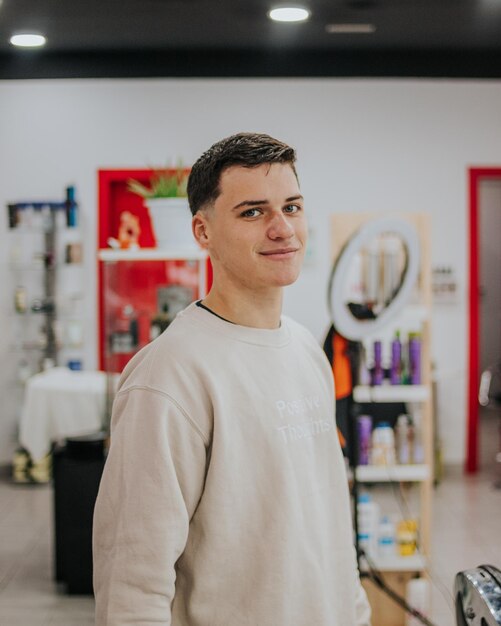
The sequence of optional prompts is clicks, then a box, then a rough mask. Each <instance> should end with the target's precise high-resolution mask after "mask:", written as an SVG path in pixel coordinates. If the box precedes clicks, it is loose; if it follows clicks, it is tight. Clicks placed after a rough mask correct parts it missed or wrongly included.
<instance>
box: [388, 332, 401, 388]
mask: <svg viewBox="0 0 501 626" xmlns="http://www.w3.org/2000/svg"><path fill="white" fill-rule="evenodd" d="M390 382H391V384H392V385H400V384H401V382H402V344H401V343H400V333H398V332H397V333H396V335H395V339H394V340H393V341H392V342H391V368H390Z"/></svg>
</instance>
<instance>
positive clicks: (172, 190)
mask: <svg viewBox="0 0 501 626" xmlns="http://www.w3.org/2000/svg"><path fill="white" fill-rule="evenodd" d="M188 175H189V170H187V169H185V168H182V167H178V168H176V169H169V168H165V169H155V170H154V171H153V174H152V175H151V178H150V181H149V185H143V184H142V183H140V182H139V181H137V180H134V179H130V180H129V181H128V182H127V189H128V190H129V191H131V192H132V193H135V194H137V195H139V196H141V197H142V198H143V201H144V204H145V205H146V207H147V209H148V212H149V214H150V219H151V223H152V226H153V231H154V234H155V239H156V242H157V247H158V248H179V247H186V246H190V247H193V246H194V245H195V242H194V239H193V235H192V232H191V214H190V210H189V207H188V201H187V198H186V185H187V182H188Z"/></svg>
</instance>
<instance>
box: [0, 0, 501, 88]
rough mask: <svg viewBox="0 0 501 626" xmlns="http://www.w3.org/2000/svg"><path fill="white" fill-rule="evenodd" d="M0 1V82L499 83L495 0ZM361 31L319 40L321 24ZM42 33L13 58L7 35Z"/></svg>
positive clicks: (500, 40) (499, 17)
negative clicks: (278, 14)
mask: <svg viewBox="0 0 501 626" xmlns="http://www.w3.org/2000/svg"><path fill="white" fill-rule="evenodd" d="M281 4H285V3H284V2H283V1H282V0H277V2H273V0H268V1H265V0H247V1H244V0H214V1H213V0H87V1H86V2H85V1H82V0H0V79H11V78H66V77H141V76H176V77H179V76H190V77H197V76H200V77H209V76H219V77H237V76H256V77H259V76H286V77H287V76H290V77H296V76H301V77H308V76H312V77H319V76H402V77H405V76H410V77H411V76H419V77H452V78H454V77H458V78H460V77H472V78H475V77H478V78H500V77H501V0H304V1H301V0H299V1H295V2H291V4H296V5H297V4H302V5H304V6H306V7H308V8H309V9H310V10H311V18H310V20H309V21H308V22H306V23H301V24H283V23H282V24H281V23H273V22H271V21H270V20H269V19H268V17H267V11H268V10H269V9H270V8H271V7H272V6H276V5H281ZM344 23H355V24H366V23H370V24H373V25H374V26H375V27H376V31H375V32H374V33H372V34H329V33H328V32H327V29H326V26H327V25H328V24H344ZM23 31H35V32H40V33H43V34H44V35H45V36H46V37H47V40H48V43H47V45H46V46H45V48H44V49H43V50H18V49H14V48H13V47H12V46H11V44H10V43H9V38H10V36H11V35H12V34H14V33H16V32H23Z"/></svg>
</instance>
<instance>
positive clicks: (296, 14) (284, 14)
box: [268, 6, 310, 22]
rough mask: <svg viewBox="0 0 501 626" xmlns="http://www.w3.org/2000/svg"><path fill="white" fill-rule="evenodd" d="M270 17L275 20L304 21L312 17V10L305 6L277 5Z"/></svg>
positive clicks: (269, 14)
mask: <svg viewBox="0 0 501 626" xmlns="http://www.w3.org/2000/svg"><path fill="white" fill-rule="evenodd" d="M268 17H269V18H270V19H272V20H274V21H275V22H304V21H305V20H307V19H308V18H309V17H310V11H309V10H308V9H305V8H304V7H297V6H296V7H285V6H282V7H276V8H275V9H271V11H270V12H269V13H268Z"/></svg>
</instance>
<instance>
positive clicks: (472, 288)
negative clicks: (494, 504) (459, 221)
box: [465, 167, 501, 474]
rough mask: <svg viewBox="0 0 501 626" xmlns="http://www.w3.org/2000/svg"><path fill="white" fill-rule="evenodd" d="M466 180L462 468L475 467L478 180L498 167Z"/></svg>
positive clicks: (495, 174)
mask: <svg viewBox="0 0 501 626" xmlns="http://www.w3.org/2000/svg"><path fill="white" fill-rule="evenodd" d="M468 174H469V177H468V182H469V230H470V240H469V255H470V258H469V274H470V275H469V293H468V297H469V307H468V309H469V311H468V312H469V324H468V368H469V371H468V415H467V434H466V466H465V469H466V472H467V473H469V474H472V473H475V472H476V471H477V470H478V385H479V381H480V363H479V337H480V313H479V305H478V293H479V277H480V276H479V274H480V272H479V258H478V257H479V244H480V242H479V237H478V233H479V209H480V207H479V198H480V193H479V191H480V189H479V188H480V182H481V180H483V179H486V178H501V168H499V167H471V168H469V170H468Z"/></svg>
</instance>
